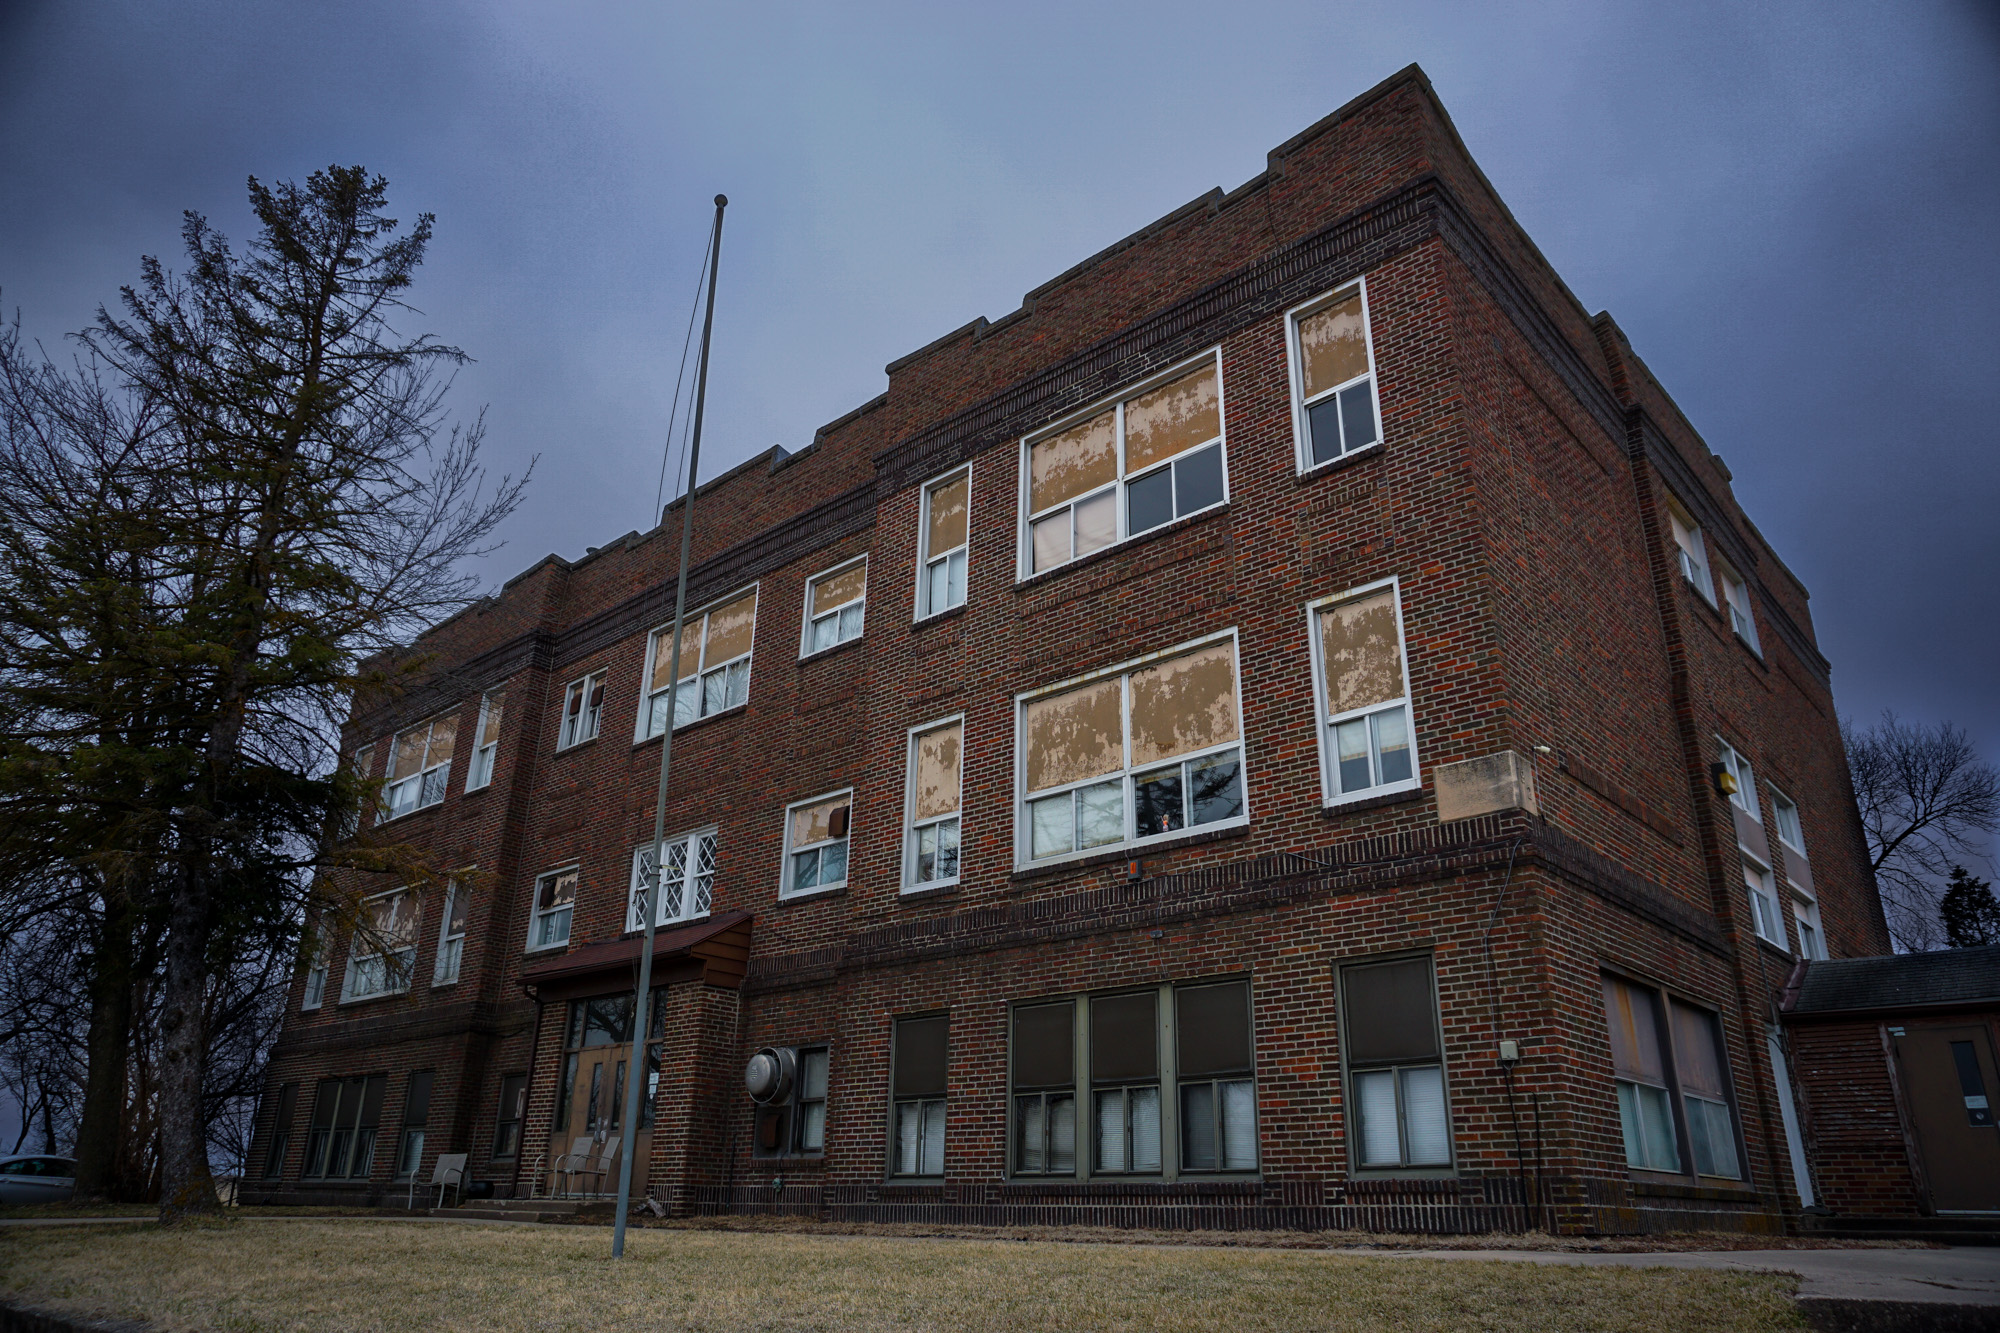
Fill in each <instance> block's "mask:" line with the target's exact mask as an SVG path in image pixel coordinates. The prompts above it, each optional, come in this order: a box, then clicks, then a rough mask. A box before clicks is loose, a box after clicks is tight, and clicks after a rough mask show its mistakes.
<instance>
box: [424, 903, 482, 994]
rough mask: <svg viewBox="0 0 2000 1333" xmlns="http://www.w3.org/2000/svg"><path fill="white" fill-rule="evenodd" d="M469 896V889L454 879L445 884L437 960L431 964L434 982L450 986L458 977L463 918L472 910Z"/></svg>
mask: <svg viewBox="0 0 2000 1333" xmlns="http://www.w3.org/2000/svg"><path fill="white" fill-rule="evenodd" d="M471 897H472V895H471V893H470V891H469V890H467V888H466V887H465V885H463V884H461V883H460V882H459V881H457V880H452V881H451V882H450V883H449V884H447V885H445V889H444V912H443V914H442V915H443V918H444V919H443V920H442V921H441V922H440V923H439V925H438V947H437V962H436V963H435V964H434V965H433V966H432V968H431V985H433V986H449V985H451V984H452V983H453V982H455V981H457V980H458V965H459V963H460V962H461V961H462V960H463V958H464V956H465V918H466V914H467V913H468V912H469V911H470V910H471Z"/></svg>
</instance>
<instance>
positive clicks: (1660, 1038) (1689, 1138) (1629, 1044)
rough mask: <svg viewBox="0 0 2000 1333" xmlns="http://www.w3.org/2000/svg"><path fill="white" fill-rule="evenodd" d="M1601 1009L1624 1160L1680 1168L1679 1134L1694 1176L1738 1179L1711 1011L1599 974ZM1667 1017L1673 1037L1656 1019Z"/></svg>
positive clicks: (1733, 1135)
mask: <svg viewBox="0 0 2000 1333" xmlns="http://www.w3.org/2000/svg"><path fill="white" fill-rule="evenodd" d="M1604 1009H1605V1014H1606V1017H1607V1020H1608V1022H1609V1025H1610V1035H1611V1062H1612V1070H1613V1077H1614V1080H1615V1082H1616V1085H1617V1089H1618V1116H1619V1121H1620V1124H1621V1125H1622V1127H1623V1129H1624V1133H1625V1163H1626V1165H1627V1166H1631V1167H1635V1168H1637V1169H1640V1170H1645V1171H1665V1172H1671V1173H1674V1174H1679V1173H1680V1172H1681V1171H1682V1166H1681V1147H1680V1145H1681V1142H1682V1141H1683V1140H1682V1139H1681V1134H1682V1133H1683V1132H1684V1133H1685V1135H1686V1138H1685V1142H1686V1144H1687V1147H1688V1151H1689V1153H1690V1154H1691V1155H1692V1157H1693V1158H1694V1169H1695V1173H1696V1174H1697V1175H1703V1176H1723V1177H1727V1178H1730V1179H1740V1178H1741V1176H1742V1170H1741V1167H1740V1166H1739V1164H1738V1163H1739V1158H1738V1154H1737V1151H1736V1117H1735V1112H1734V1111H1733V1110H1732V1108H1731V1099H1730V1094H1729V1078H1728V1067H1727V1063H1726V1061H1725V1059H1724V1056H1723V1050H1722V1033H1721V1028H1720V1025H1719V1024H1718V1022H1717V1020H1716V1016H1715V1015H1714V1014H1713V1013H1711V1012H1709V1011H1708V1010H1706V1009H1699V1008H1696V1007H1695V1006H1693V1005H1690V1004H1684V1003H1682V1002H1681V1001H1679V1000H1667V999H1665V997H1663V996H1661V995H1660V994H1659V993H1658V992H1656V991H1653V990H1651V989H1649V988H1646V987H1643V986H1636V985H1633V984H1631V983H1630V982H1625V981H1620V980H1617V979H1616V978H1613V977H1606V978H1604ZM1669 1015H1671V1018H1672V1023H1673V1030H1672V1037H1671V1043H1670V1042H1669V1038H1668V1035H1667V1030H1666V1028H1665V1026H1664V1025H1663V1023H1662V1019H1663V1018H1666V1017H1667V1016H1669ZM1670 1055H1671V1058H1669V1057H1670ZM1670 1066H1671V1071H1672V1078H1673V1082H1672V1083H1671V1084H1670V1082H1669V1067H1670ZM1675 1085H1677V1086H1678V1102H1679V1107H1680V1120H1679V1122H1678V1123H1677V1122H1676V1120H1675V1104H1676V1091H1675Z"/></svg>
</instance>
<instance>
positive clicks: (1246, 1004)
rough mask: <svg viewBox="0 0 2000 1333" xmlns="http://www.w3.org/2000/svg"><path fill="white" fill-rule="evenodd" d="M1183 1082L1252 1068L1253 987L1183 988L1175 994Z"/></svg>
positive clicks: (1228, 984)
mask: <svg viewBox="0 0 2000 1333" xmlns="http://www.w3.org/2000/svg"><path fill="white" fill-rule="evenodd" d="M1174 1007H1175V1009H1176V1010H1177V1012H1178V1015H1179V1020H1180V1021H1179V1030H1178V1033H1177V1037H1178V1044H1179V1058H1180V1072H1181V1076H1182V1077H1183V1078H1194V1077H1200V1076H1202V1075H1205V1074H1234V1073H1238V1072H1241V1071H1243V1070H1247V1069H1248V1068H1250V984H1249V983H1248V982H1244V981H1231V982H1225V983H1224V984H1222V985H1219V986H1183V987H1180V988H1179V989H1177V990H1176V991H1175V992H1174Z"/></svg>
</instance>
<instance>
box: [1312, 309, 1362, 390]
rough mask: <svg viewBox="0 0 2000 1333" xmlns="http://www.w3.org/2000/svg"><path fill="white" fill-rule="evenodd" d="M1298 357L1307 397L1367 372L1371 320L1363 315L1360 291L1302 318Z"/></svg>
mask: <svg viewBox="0 0 2000 1333" xmlns="http://www.w3.org/2000/svg"><path fill="white" fill-rule="evenodd" d="M1299 359H1300V361H1301V362H1302V363H1303V364H1304V369H1305V381H1306V397H1308V398H1310V397H1312V396H1313V395H1314V394H1317V393H1323V392H1325V391H1326V390H1328V389H1331V388H1332V387H1333V386H1334V385H1336V384H1345V383H1347V381H1349V380H1351V379H1353V378H1354V377H1355V376H1356V375H1365V374H1367V373H1368V324H1367V321H1366V320H1364V319H1362V317H1361V293H1360V292H1355V293H1354V294H1353V295H1351V296H1349V297H1348V298H1347V299H1346V300H1344V301H1340V302H1337V303H1335V304H1333V305H1330V306H1328V307H1326V308H1325V309H1324V310H1316V311H1314V312H1313V313H1312V314H1310V315H1307V316H1306V317H1305V318H1304V319H1302V320H1300V321H1299Z"/></svg>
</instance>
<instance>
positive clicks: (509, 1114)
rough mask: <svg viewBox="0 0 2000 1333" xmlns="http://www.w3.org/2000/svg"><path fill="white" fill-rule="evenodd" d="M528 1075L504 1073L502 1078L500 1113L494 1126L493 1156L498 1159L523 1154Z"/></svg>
mask: <svg viewBox="0 0 2000 1333" xmlns="http://www.w3.org/2000/svg"><path fill="white" fill-rule="evenodd" d="M527 1112H528V1076H527V1075H526V1074H503V1075H501V1078H500V1115H499V1118H498V1120H497V1121H496V1122H495V1123H494V1126H493V1156H494V1159H495V1160H496V1161H500V1160H506V1159H509V1158H514V1157H518V1156H520V1154H521V1123H522V1121H524V1120H526V1119H527Z"/></svg>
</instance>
